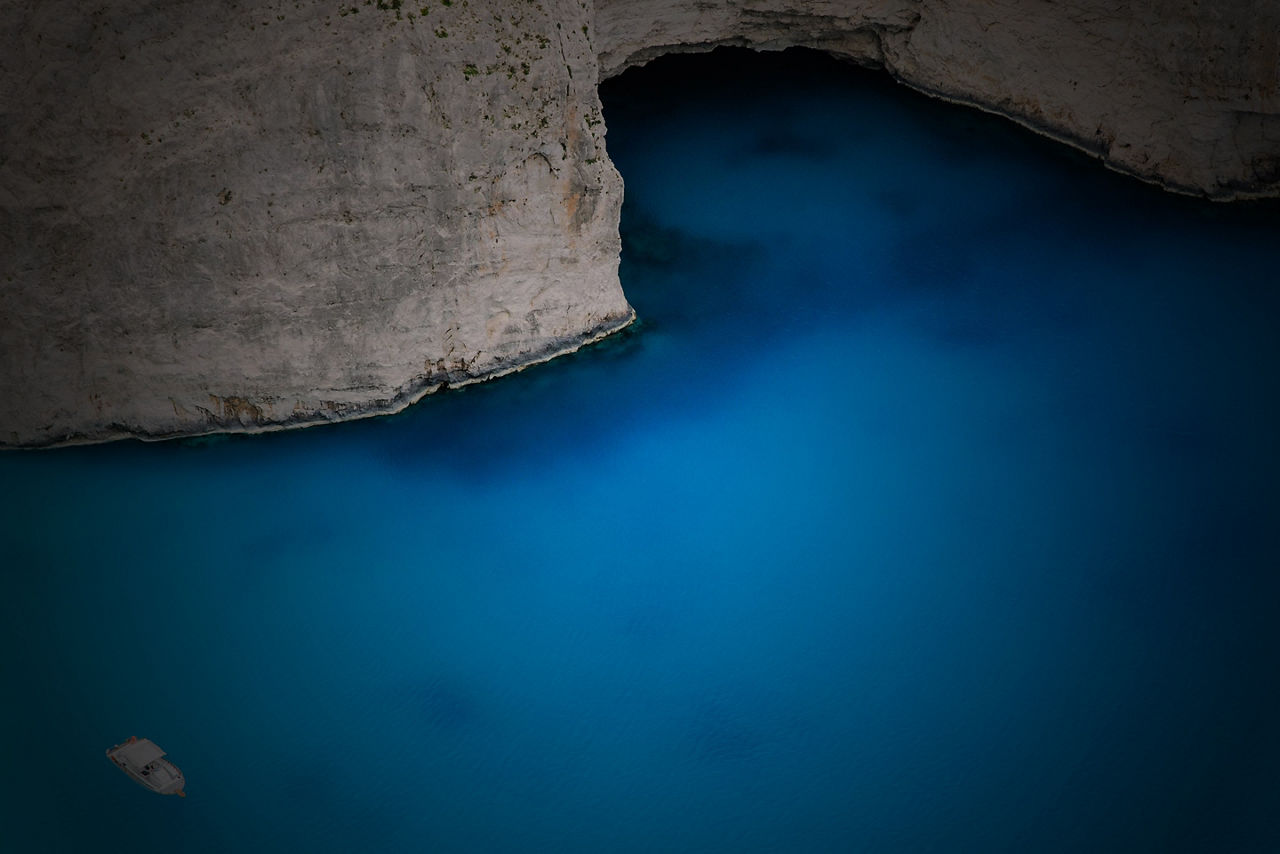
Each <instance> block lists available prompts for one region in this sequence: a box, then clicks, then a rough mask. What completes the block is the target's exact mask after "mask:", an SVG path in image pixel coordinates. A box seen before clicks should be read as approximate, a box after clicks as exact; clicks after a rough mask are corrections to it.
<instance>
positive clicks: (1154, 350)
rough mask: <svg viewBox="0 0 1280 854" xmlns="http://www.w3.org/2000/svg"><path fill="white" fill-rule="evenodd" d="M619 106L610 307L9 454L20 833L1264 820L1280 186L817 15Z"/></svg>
mask: <svg viewBox="0 0 1280 854" xmlns="http://www.w3.org/2000/svg"><path fill="white" fill-rule="evenodd" d="M603 95H604V97H605V108H606V118H607V120H608V122H609V147H610V152H611V154H612V155H613V157H614V158H615V160H616V161H617V163H618V166H619V168H620V170H621V171H622V173H623V175H624V177H625V178H626V180H627V201H626V207H625V209H624V221H623V232H624V233H623V238H624V261H623V270H622V276H623V284H624V287H625V289H626V290H627V293H628V296H629V297H630V299H631V301H632V303H633V304H634V305H635V307H636V309H637V310H638V312H639V315H640V317H641V321H640V323H639V324H638V325H637V326H636V327H635V328H634V329H633V330H631V331H630V332H628V333H627V334H625V335H623V336H619V337H617V338H615V339H613V340H611V341H609V342H606V343H604V344H603V345H601V346H598V347H594V348H591V349H589V350H587V351H584V352H582V353H579V354H577V355H575V356H572V357H569V358H566V359H562V360H559V361H558V362H556V363H553V364H550V365H546V366H541V367H538V368H536V369H534V370H530V371H528V372H525V373H522V374H519V375H516V376H513V377H509V378H505V379H503V380H501V381H498V382H494V383H490V384H487V385H484V386H479V387H474V388H470V389H466V390H464V391H460V392H454V393H449V394H447V395H444V396H441V397H439V398H434V399H429V400H427V401H426V402H424V403H423V404H421V405H419V406H417V407H415V408H414V409H412V410H411V411H409V412H407V413H405V414H403V415H400V416H397V417H394V418H388V419H379V420H374V421H366V422H360V423H354V424H349V425H342V426H338V427H332V428H324V429H315V430H308V431H302V432H296V433H288V434H276V435H270V436H262V437H249V438H243V437H241V438H233V439H228V440H215V441H208V440H204V441H192V442H182V443H166V444H161V445H142V444H137V443H121V444H116V445H112V446H105V447H95V448H79V449H67V450H61V451H55V452H44V453H24V454H7V455H2V456H0V479H2V480H0V482H2V483H3V485H4V489H3V502H4V507H3V511H4V512H3V517H2V519H3V521H0V538H2V539H0V546H2V551H0V553H2V554H3V555H4V560H3V565H4V579H5V582H6V586H7V590H8V595H7V596H6V597H5V599H4V601H3V604H2V605H0V632H3V646H2V647H0V649H2V650H3V652H2V653H0V654H2V655H3V658H0V664H2V666H3V673H4V674H5V677H6V679H5V681H6V683H7V684H8V686H9V688H10V691H8V692H7V696H8V699H6V700H5V701H4V703H3V705H2V706H0V724H3V726H4V728H5V731H6V732H7V733H8V734H9V738H7V739H5V741H4V747H3V754H2V755H3V758H4V760H5V765H6V767H7V769H8V773H7V774H6V775H5V778H4V782H3V783H0V786H3V799H2V800H0V804H2V806H0V821H2V825H3V834H4V836H3V838H4V843H3V845H0V848H3V850H5V851H15V852H45V851H49V852H64V851H65V852H85V851H100V852H106V851H127V850H135V848H136V846H137V845H138V843H139V837H138V833H139V831H137V830H135V828H137V827H139V826H141V827H145V828H147V829H146V830H145V831H144V832H143V839H142V843H143V844H146V845H150V844H156V843H157V842H158V841H161V840H163V841H171V842H172V843H173V844H174V845H175V846H176V848H175V850H181V851H184V852H224V851H225V852H265V851H277V850H291V851H305V852H361V851H459V852H471V851H476V852H481V851H485V852H487V851H493V852H524V851H531V852H627V851H637V852H639V851H651V852H652V851H734V852H766V851H767V852H781V851H803V852H828V851H831V852H835V851H840V852H844V851H868V852H915V851H981V852H992V851H1019V852H1022V851H1041V852H1048V851H1062V852H1079V851H1122V852H1181V851H1208V852H1227V851H1230V852H1236V851H1249V852H1253V851H1257V852H1264V851H1275V850H1277V849H1280V818H1278V817H1280V736H1278V735H1277V730H1276V727H1275V723H1276V721H1277V720H1280V687H1278V684H1277V677H1276V674H1277V672H1278V671H1280V666H1278V665H1280V619H1277V617H1278V616H1280V615H1278V614H1277V610H1278V608H1277V604H1278V603H1280V598H1278V596H1280V579H1278V578H1277V567H1280V524H1278V522H1280V519H1278V518H1277V517H1278V515H1280V513H1278V511H1280V441H1278V437H1280V430H1278V429H1277V419H1278V416H1280V402H1278V401H1277V390H1278V389H1280V359H1278V358H1277V356H1280V339H1278V338H1277V336H1276V334H1275V330H1276V329H1277V328H1280V289H1278V288H1277V285H1278V284H1280V282H1278V281H1277V279H1278V276H1277V273H1276V263H1275V261H1276V255H1275V252H1274V250H1273V248H1272V247H1273V246H1274V243H1275V237H1276V234H1277V227H1278V226H1280V215H1278V210H1277V208H1276V207H1275V206H1270V207H1230V208H1227V207H1222V206H1212V205H1208V204H1203V203H1197V202H1194V201H1191V200H1187V199H1181V198H1175V197H1171V196H1167V195H1164V194H1161V193H1159V192H1157V191H1154V190H1152V189H1150V188H1147V187H1144V186H1141V185H1138V184H1136V182H1132V181H1129V180H1127V179H1124V178H1120V177H1118V176H1114V175H1110V174H1108V173H1105V172H1103V171H1102V170H1101V169H1100V168H1098V167H1097V166H1096V164H1093V163H1091V162H1088V161H1086V160H1084V158H1082V157H1079V156H1076V155H1073V154H1070V153H1068V152H1064V151H1062V150H1061V149H1060V148H1059V147H1056V146H1053V145H1051V144H1049V143H1047V142H1044V141H1043V140H1039V139H1037V138H1034V137H1031V136H1029V135H1027V134H1025V133H1023V132H1021V131H1019V130H1017V129H1015V128H1013V127H1011V126H1009V125H1008V124H1007V123H1003V122H1001V121H998V120H996V119H993V118H990V117H985V116H982V115H978V114H973V113H970V112H967V111H963V110H959V109H956V108H951V107H947V106H945V105H940V104H938V103H934V102H930V101H927V100H924V99H921V98H918V97H915V96H913V95H911V94H909V93H908V92H906V91H905V90H903V89H901V88H898V87H894V86H892V85H890V84H888V83H887V82H885V81H882V80H881V79H880V78H878V77H876V76H874V75H870V74H867V73H863V72H860V71H856V70H853V69H848V68H845V67H843V66H838V65H835V64H833V63H828V62H825V61H822V60H820V59H817V58H815V57H813V56H811V55H806V54H795V55H793V54H787V55H785V56H765V57H752V56H750V55H742V54H735V53H723V52H718V53H717V54H716V55H714V56H712V57H706V56H704V57H682V58H669V59H667V60H664V61H662V62H659V63H655V64H654V65H652V66H650V67H648V68H646V69H642V70H636V71H632V72H628V73H627V74H626V75H624V76H623V77H622V78H620V79H618V80H615V81H613V82H611V83H609V84H607V85H606V86H605V87H604V90H603ZM134 734H136V735H139V736H148V737H150V738H152V739H154V740H155V741H157V742H158V743H159V744H161V745H162V746H163V747H165V748H166V749H167V750H168V751H169V752H170V755H171V758H172V759H174V761H176V762H177V763H178V764H179V765H180V766H181V767H182V768H183V770H184V772H185V773H186V776H187V779H188V792H189V797H188V798H186V799H185V800H178V799H176V798H160V797H156V796H153V795H150V794H148V793H146V792H144V791H142V790H141V789H140V788H138V787H137V786H135V785H134V784H132V783H130V782H129V781H128V780H127V779H125V778H124V777H123V775H121V774H120V773H119V772H118V771H116V770H115V769H113V768H112V767H111V765H110V764H109V763H108V762H107V761H106V760H105V759H104V758H103V756H102V752H103V751H104V750H105V749H106V748H107V747H109V746H110V745H112V744H114V743H116V742H118V741H121V740H123V739H124V738H126V737H128V736H129V735H134Z"/></svg>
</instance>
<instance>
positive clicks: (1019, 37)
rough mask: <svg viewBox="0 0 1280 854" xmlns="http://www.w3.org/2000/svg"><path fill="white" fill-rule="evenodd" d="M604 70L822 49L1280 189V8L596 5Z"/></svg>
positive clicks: (1212, 191)
mask: <svg viewBox="0 0 1280 854" xmlns="http://www.w3.org/2000/svg"><path fill="white" fill-rule="evenodd" d="M596 8H597V13H596V28H597V38H596V49H597V50H598V51H599V53H600V70H601V74H602V76H603V77H609V76H612V75H613V74H616V73H618V72H619V71H620V70H622V69H623V68H626V67H627V66H630V65H635V64H638V63H642V62H645V61H647V60H649V59H652V58H653V57H655V56H658V55H660V54H663V53H670V52H672V51H685V50H707V49H710V48H711V47H715V46H716V45H741V46H746V47H752V48H756V49H759V50H780V49H783V48H787V47H791V46H806V47H812V48H818V49H820V50H823V51H826V52H828V53H831V54H833V55H835V56H840V57H844V58H847V59H850V60H853V61H856V62H858V63H860V64H863V65H868V66H873V67H883V68H885V69H886V70H887V71H889V73H890V74H892V75H893V76H894V77H896V78H897V79H898V80H900V81H901V82H903V83H906V84H907V85H909V86H911V87H913V88H916V89H919V90H921V91H923V92H927V93H929V94H931V95H935V96H937V97H941V98H945V99H948V100H952V101H958V102H961V103H965V104H970V105H973V106H976V107H979V108H981V109H984V110H988V111H990V112H994V113H999V114H1001V115H1004V116H1007V117H1009V118H1011V119H1013V120H1015V121H1017V122H1020V123H1021V124H1024V125H1026V126H1027V127H1029V128H1031V129H1033V130H1035V131H1038V132H1040V133H1043V134H1045V135H1047V136H1050V137H1053V138H1055V139H1058V140H1060V141H1062V142H1066V143H1069V144H1071V145H1074V146H1077V147H1079V148H1081V149H1083V150H1085V151H1087V152H1089V153H1091V154H1094V155H1097V156H1099V157H1101V158H1102V159H1103V161H1104V162H1105V163H1106V164H1107V165H1109V166H1111V167H1113V168H1115V169H1118V170H1120V171H1122V172H1128V173H1130V174H1133V175H1135V176H1137V177H1139V178H1143V179H1145V180H1147V181H1151V182H1153V183H1157V184H1161V185H1163V186H1165V187H1168V188H1169V189H1173V190H1180V191H1184V192H1188V193H1193V194H1196V195H1204V196H1208V197H1210V198H1214V199H1220V200H1229V199H1238V198H1250V197H1263V196H1276V195H1280V3H1276V2H1274V0H1226V2H1215V0H1135V2H1127V3H1116V2H1114V0H1075V2H1072V3H1063V2H1061V0H720V2H716V3H681V2H677V0H597V2H596Z"/></svg>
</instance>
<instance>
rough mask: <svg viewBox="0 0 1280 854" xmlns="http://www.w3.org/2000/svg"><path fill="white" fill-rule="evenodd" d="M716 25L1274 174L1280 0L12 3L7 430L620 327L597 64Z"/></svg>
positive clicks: (334, 397)
mask: <svg viewBox="0 0 1280 854" xmlns="http://www.w3.org/2000/svg"><path fill="white" fill-rule="evenodd" d="M720 44H735V45H746V46H751V47H755V48H759V49H781V48H784V47H788V46H791V45H805V46H809V47H814V48H818V49H822V50H826V51H829V52H831V53H833V54H836V55H838V56H843V57H846V58H849V59H852V60H855V61H857V62H860V63H863V64H867V65H872V66H883V67H884V68H886V69H887V70H888V71H889V72H890V73H892V74H893V75H894V76H896V77H897V78H898V79H900V80H902V81H903V82H905V83H907V84H908V85H910V86H913V87H915V88H917V89H920V90H923V91H926V92H929V93H932V94H934V95H938V96H941V97H945V98H949V99H953V100H957V101H963V102H966V103H970V104H973V105H976V106H979V107H981V108H983V109H987V110H992V111H995V112H999V113H1002V114H1004V115H1007V116H1009V117H1010V118H1013V119H1014V120H1016V121H1019V122H1022V123H1024V124H1026V125H1028V126H1030V127H1032V128H1033V129H1035V130H1037V131H1039V132H1042V133H1045V134H1048V135H1050V136H1053V137H1055V138H1058V139H1060V140H1063V141H1065V142H1068V143H1070V144H1073V145H1076V146H1079V147H1081V148H1083V149H1085V150H1087V151H1090V152H1092V153H1095V154H1097V155H1098V156H1100V157H1101V158H1102V159H1103V160H1104V161H1105V162H1106V163H1108V164H1109V165H1111V166H1113V167H1114V168H1117V169H1121V170H1124V171H1127V172H1131V173H1133V174H1135V175H1137V176H1139V177H1142V178H1144V179H1146V180H1150V181H1154V182H1157V183H1160V184H1163V185H1165V186H1168V187H1171V188H1174V189H1179V190H1183V191H1187V192H1193V193H1197V194H1202V195H1207V196H1210V197H1213V198H1220V199H1229V198H1237V197H1248V196H1263V195H1280V5H1277V4H1275V3H1274V2H1272V0H1231V2H1227V3H1211V2H1203V3H1201V2H1198V0H1160V2H1155V0H1139V2H1134V3H1130V4H1124V5H1122V6H1116V5H1115V4H1107V3H1104V2H1102V0H1077V2H1074V3H1071V4H1063V3H1056V2H1048V0H720V2H700V3H691V4H690V3H677V2H675V0H596V2H595V3H594V5H593V4H592V3H591V2H590V0H506V2H503V0H429V2H422V0H420V2H415V3H414V4H412V5H406V4H404V3H402V2H400V0H346V2H345V3H343V4H338V3H334V2H327V1H326V2H316V0H290V2H272V1H271V0H267V2H255V3H249V4H244V5H241V4H237V3H230V2H224V3H213V4H210V3H197V2H192V0H115V1H114V2H112V3H109V4H103V5H95V4H80V3H73V2H70V0H42V1H41V2H35V0H25V2H11V3H10V4H8V8H7V10H6V15H5V16H4V17H3V19H2V20H0V357H2V358H3V368H2V369H0V443H4V444H9V445H27V446H34V445H47V444H57V443H63V442H74V441H96V440H102V439H109V438H113V437H118V436H125V435H137V436H143V437H158V436H169V435H190V434H196V433H202V432H209V431H216V430H259V429H272V428H274V427H279V426H288V425H294V424H308V423H316V422H319V421H325V420H334V419H339V418H344V417H357V416H359V415H363V414H370V413H377V412H386V411H392V410H395V409H398V408H401V407H403V406H404V405H407V404H408V403H409V402H412V401H413V400H415V399H416V398H417V397H419V396H421V395H422V394H424V393H426V392H429V391H432V390H435V389H437V388H439V387H440V386H442V385H444V384H449V385H455V384H461V383H466V382H472V381H475V380H478V379H484V378H487V377H490V376H495V375H497V374H501V373H504V372H507V371H510V370H515V369H518V368H520V367H523V366H525V365H528V364H531V363H533V362H536V361H540V360H542V359H545V358H549V357H550V356H552V355H555V354H557V353H561V352H566V351H568V350H571V349H574V348H576V347H578V346H580V345H581V344H582V343H584V342H587V341H590V340H593V339H595V338H597V337H599V336H601V335H604V334H607V333H609V332H610V331H613V330H615V329H618V328H620V327H621V326H623V325H625V324H626V323H627V322H628V321H629V320H630V318H631V316H632V312H631V309H630V307H629V306H628V305H627V303H626V300H625V299H624V297H623V295H622V292H621V289H620V287H619V284H618V280H617V263H618V251H619V242H618V233H617V222H618V212H619V206H620V202H621V197H622V185H621V181H620V179H619V177H618V175H617V173H616V171H615V170H614V169H613V167H612V165H611V164H610V162H609V159H608V157H607V155H606V154H605V151H604V143H603V130H604V128H603V124H602V117H601V115H600V107H599V101H598V98H597V96H596V91H595V87H596V83H597V82H598V80H599V79H600V78H601V77H602V76H608V75H611V74H614V73H616V72H617V71H619V70H620V69H622V68H625V67H627V66H628V65H633V64H636V63H640V62H643V61H646V60H647V59H649V58H651V57H654V56H657V55H659V54H662V53H666V52H670V51H676V50H706V49H710V48H711V47H714V46H716V45H720Z"/></svg>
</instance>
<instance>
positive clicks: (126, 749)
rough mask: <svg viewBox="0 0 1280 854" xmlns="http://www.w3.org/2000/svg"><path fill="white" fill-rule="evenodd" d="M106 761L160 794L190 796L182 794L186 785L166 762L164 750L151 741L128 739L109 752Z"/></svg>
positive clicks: (176, 767)
mask: <svg viewBox="0 0 1280 854" xmlns="http://www.w3.org/2000/svg"><path fill="white" fill-rule="evenodd" d="M107 758H108V759H110V760H111V761H112V762H114V763H115V766H116V767H117V768H119V769H120V770H121V771H123V772H124V773H126V774H128V775H129V776H130V777H131V778H132V779H133V780H135V781H136V782H137V783H139V784H141V785H142V786H143V787H145V788H148V789H150V790H151V791H153V792H155V793H156V794H158V795H177V796H178V797H180V798H185V797H186V796H187V793H186V792H184V791H182V787H183V786H185V785H186V784H187V781H186V779H185V778H184V777H183V776H182V771H180V770H179V769H178V766H177V765H174V764H173V763H172V762H170V761H169V760H168V759H165V758H164V751H163V750H161V749H160V747H159V746H158V745H157V744H156V743H155V742H154V741H152V740H151V739H149V738H137V737H135V736H129V740H128V741H126V742H124V743H123V744H117V745H116V746H115V747H113V748H111V749H110V750H108V751H107Z"/></svg>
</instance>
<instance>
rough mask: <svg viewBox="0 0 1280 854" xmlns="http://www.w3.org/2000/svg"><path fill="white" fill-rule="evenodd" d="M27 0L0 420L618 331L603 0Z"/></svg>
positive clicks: (166, 409)
mask: <svg viewBox="0 0 1280 854" xmlns="http://www.w3.org/2000/svg"><path fill="white" fill-rule="evenodd" d="M351 2H352V3H354V4H355V5H344V6H339V5H338V4H337V3H336V2H323V3H316V2H294V0H290V1H289V2H276V3H260V2H254V3H249V4H244V5H238V4H235V3H221V2H219V3H204V2H173V0H168V2H162V0H129V2H118V1H117V2H113V3H111V4H108V5H103V6H100V7H96V6H95V5H93V4H80V3H70V2H49V0H40V2H29V3H25V4H20V5H19V6H18V7H17V8H12V9H10V11H9V12H8V13H7V14H6V16H5V21H4V26H6V27H7V29H6V30H5V32H4V33H3V35H2V36H0V38H2V39H3V57H4V59H3V62H4V68H3V81H2V82H0V98H3V99H4V100H3V102H2V106H0V114H2V115H3V118H2V120H0V134H3V141H2V144H0V258H3V261H2V262H0V263H2V264H3V267H2V268H0V284H3V291H2V292H0V293H2V294H3V295H2V296H0V352H2V353H3V355H4V369H3V373H2V374H0V438H2V439H3V440H4V441H6V442H7V443H10V444H47V443H56V442H66V441H85V440H97V439H105V438H111V437H114V436H121V435H130V434H133V435H140V436H166V435H181V434H192V433H200V432H207V431H211V430H243V429H261V428H266V427H271V426H276V425H288V424H306V423H313V422H317V421H322V420H329V419H335V418H341V417H350V416H356V415H361V414H366V413H374V412H385V411H391V410H394V409H398V408H400V407H402V406H404V405H406V404H408V403H409V402H411V401H413V400H414V399H416V398H417V397H419V396H420V395H421V394H423V393H424V392H428V391H432V390H434V389H436V388H438V387H439V386H440V385H441V384H445V383H447V384H451V385H452V384H460V383H466V382H470V381H474V380H476V379H483V378H486V377H489V376H493V375H496V374H500V373H503V372H506V371H510V370H513V369H516V368H519V367H522V366H524V365H527V364H529V363H531V362H534V361H538V360H541V359H545V358H548V357H550V356H552V355H554V354H556V353H561V352H566V351H568V350H572V349H574V348H576V347H578V346H580V345H581V344H583V343H584V342H586V341H590V340H592V339H593V338H596V337H598V336H601V335H604V334H607V333H608V332H610V331H613V330H615V329H618V328H619V327H621V326H623V325H625V324H626V323H627V322H629V321H630V319H631V317H632V311H631V309H630V307H629V306H628V305H627V302H626V300H625V299H624V298H623V295H622V291H621V288H620V287H619V284H618V277H617V265H618V252H619V239H618V230H617V224H618V215H619V207H620V204H621V198H622V185H621V179H620V178H619V176H618V174H617V172H616V170H615V169H614V168H613V166H612V164H611V163H610V161H609V160H608V158H607V157H605V155H604V150H603V140H602V137H603V124H602V119H601V115H600V104H599V99H598V97H597V95H596V58H595V54H594V52H593V49H592V47H591V42H590V37H589V26H588V23H589V15H588V12H587V9H586V8H584V7H583V5H582V4H580V3H578V2H576V0H538V2H536V3H528V2H520V3H506V2H486V0H452V2H447V1H446V2H441V0H430V4H429V5H426V4H425V3H418V4H415V5H413V6H409V5H406V4H403V3H401V2H399V0H395V2H378V3H372V2H369V3H366V2H364V0H351Z"/></svg>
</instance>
